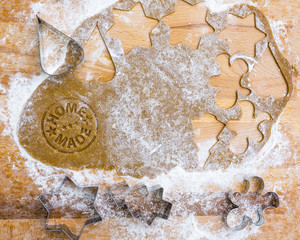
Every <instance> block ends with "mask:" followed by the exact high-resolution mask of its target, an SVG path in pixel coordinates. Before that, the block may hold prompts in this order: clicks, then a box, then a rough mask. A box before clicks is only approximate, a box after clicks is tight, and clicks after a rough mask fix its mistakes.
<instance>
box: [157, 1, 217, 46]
mask: <svg viewBox="0 0 300 240" xmlns="http://www.w3.org/2000/svg"><path fill="white" fill-rule="evenodd" d="M205 15H206V9H205V7H200V6H197V7H196V6H192V5H191V3H187V1H183V0H179V1H178V2H177V5H176V9H175V12H173V13H171V14H169V15H167V16H165V17H163V19H162V20H163V21H164V23H166V24H167V25H168V26H169V27H170V28H171V37H170V44H171V45H176V44H178V43H181V42H182V43H185V44H187V45H188V46H190V47H191V48H193V49H196V48H198V45H199V41H200V37H201V36H204V35H207V34H210V33H213V28H212V27H211V26H210V25H208V24H207V23H206V21H205Z"/></svg>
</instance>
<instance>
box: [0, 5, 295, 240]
mask: <svg viewBox="0 0 300 240" xmlns="http://www.w3.org/2000/svg"><path fill="white" fill-rule="evenodd" d="M55 2H56V1H55ZM62 2H63V4H47V2H46V1H41V2H39V3H34V4H32V5H31V6H32V13H31V16H22V15H21V14H20V16H19V17H20V18H23V19H24V18H26V19H27V20H28V22H30V24H29V27H35V26H34V25H32V21H33V19H34V18H35V15H36V14H37V13H39V14H40V15H43V16H45V17H47V16H48V17H49V18H51V20H52V22H51V24H52V25H54V26H55V27H57V28H59V29H60V30H62V31H64V32H65V33H66V34H71V33H72V32H73V31H74V29H76V27H77V26H78V25H79V24H80V23H81V22H82V21H83V20H85V19H86V18H88V17H90V16H92V15H94V14H96V13H98V12H99V11H100V10H101V9H103V8H105V7H107V6H109V5H110V4H112V3H113V2H115V1H113V0H110V1H107V0H98V1H97V0H84V1H74V0H64V1H62ZM74 2H76V4H75V3H74ZM237 2H238V3H248V4H251V5H256V4H255V3H253V2H252V1H246V0H239V1H226V0H206V1H205V4H206V6H207V7H208V8H209V9H211V10H212V11H215V12H220V11H223V10H226V9H227V8H229V7H231V6H232V5H234V4H236V3H237ZM266 4H267V2H266ZM126 21H127V20H126ZM128 21H129V20H128ZM270 24H271V26H272V30H273V31H274V36H275V38H276V41H277V43H278V44H279V46H280V45H281V44H282V42H281V40H280V39H281V37H282V36H283V37H286V35H287V31H286V28H285V26H286V25H285V24H284V22H283V21H282V20H279V21H274V20H270ZM9 34H14V32H13V30H12V31H11V32H10V33H8V35H7V36H6V37H4V38H2V39H0V42H1V43H3V44H4V43H5V42H6V41H7V39H8V38H9ZM30 40H31V41H29V40H28V39H27V41H25V43H26V44H25V45H26V47H25V49H24V52H25V53H26V52H29V51H31V49H32V48H33V47H34V46H36V44H37V41H36V39H30ZM95 57H97V56H95ZM1 64H2V66H4V65H3V64H5V63H1ZM46 77H47V76H46V75H45V74H42V73H40V74H38V75H34V76H30V77H28V76H26V75H24V74H22V73H16V74H11V75H10V76H9V80H10V81H9V85H8V86H5V85H2V84H1V85H0V91H1V93H3V94H6V95H7V101H6V103H3V104H1V107H0V120H1V121H2V122H4V123H5V128H4V130H3V132H2V134H3V135H9V136H12V137H13V139H14V141H15V142H16V144H17V145H18V147H19V150H20V155H21V156H22V160H21V159H19V160H18V161H24V160H25V166H26V168H27V173H28V175H29V176H30V177H31V178H32V180H33V181H34V183H35V184H37V185H40V191H41V192H43V191H46V190H47V191H48V190H49V189H50V190H55V189H57V187H58V186H59V185H60V183H61V181H62V180H63V178H64V176H65V174H68V175H70V176H72V178H73V179H74V180H75V181H76V182H77V183H78V184H80V185H102V186H111V185H113V184H115V183H116V181H115V175H116V173H115V171H111V172H107V171H103V170H83V171H72V170H66V169H59V168H55V167H51V166H47V165H45V164H43V163H41V162H39V161H36V160H35V159H33V158H32V157H31V156H30V155H29V154H28V153H27V152H26V151H25V150H24V149H23V148H22V147H21V146H20V144H19V141H18V136H17V128H18V120H19V116H20V114H21V111H22V109H23V107H24V105H25V103H26V102H27V100H28V99H29V98H30V96H31V94H32V93H33V92H34V90H35V89H36V88H37V86H38V85H39V84H40V83H42V81H43V80H44V79H45V78H46ZM279 122H280V119H279V120H278V122H277V123H276V124H274V126H273V128H272V133H271V137H270V139H269V141H268V142H267V144H266V145H265V146H264V148H263V149H262V150H261V151H260V153H259V154H258V155H257V156H255V157H252V158H251V159H246V160H245V161H244V163H243V164H241V165H239V166H231V167H229V168H228V169H226V170H214V171H211V170H210V171H199V172H187V171H185V170H183V169H182V168H179V167H177V168H174V169H173V170H171V171H170V172H169V173H168V174H161V175H160V176H158V177H156V178H155V179H149V178H147V177H144V178H143V179H140V180H138V179H134V178H132V177H120V178H121V179H123V180H125V181H127V182H128V183H129V184H135V183H139V182H143V183H145V184H146V185H147V186H153V185H156V184H160V185H162V186H163V187H164V191H165V192H164V196H165V198H166V199H168V200H170V201H172V193H174V192H179V193H202V192H206V191H209V189H210V187H212V186H213V187H216V188H217V189H220V191H222V192H224V191H233V190H234V189H233V186H234V185H235V184H236V183H239V182H242V181H243V179H244V178H245V177H249V176H252V175H262V174H264V171H265V170H266V169H268V168H270V167H275V166H278V165H281V164H283V163H284V162H286V161H288V160H290V159H295V156H294V155H293V154H294V153H293V152H291V150H290V142H289V139H288V137H287V136H285V135H284V134H283V133H282V131H281V130H280V124H279ZM206 144H207V145H211V144H212V141H211V140H207V142H206ZM204 147H205V146H204ZM205 157H207V156H206V155H205V154H204V155H203V154H202V155H199V162H201V163H202V162H204V161H205ZM288 171H289V170H287V174H288ZM283 189H284V186H283V183H282V182H281V181H275V182H273V183H272V185H271V186H269V188H268V190H270V191H272V190H273V191H275V190H281V191H284V190H283ZM102 190H103V189H102ZM100 191H101V189H100ZM191 201H192V202H193V201H194V202H196V201H197V199H195V200H193V199H192V200H191ZM281 204H282V205H284V206H285V205H287V202H286V200H285V199H284V198H282V199H281ZM96 205H97V203H96ZM104 221H109V220H107V219H105V216H104ZM115 221H116V222H115V225H116V226H118V229H117V228H116V229H114V231H113V232H112V233H111V234H112V239H120V236H122V239H144V238H146V237H147V236H153V238H155V239H168V238H176V239H191V240H192V239H228V238H229V239H246V238H248V237H249V236H253V235H255V234H256V233H258V232H259V231H260V230H259V228H257V227H255V226H251V227H249V228H246V229H244V230H242V231H238V232H233V231H230V230H228V228H226V227H225V225H224V224H222V220H221V219H217V221H205V222H203V221H200V220H199V219H197V217H196V216H188V217H186V218H185V220H182V219H180V220H178V219H177V218H175V217H172V216H171V217H170V219H169V220H168V221H164V220H162V219H156V220H155V222H154V223H153V225H152V226H151V227H148V226H146V225H145V224H144V223H143V222H140V221H138V220H134V219H126V220H124V219H117V220H115ZM100 224H101V223H100ZM216 225H217V226H220V227H219V230H217V232H216V230H215V229H214V231H213V230H211V229H213V228H214V227H215V226H216ZM174 226H176V227H174ZM124 229H125V230H124ZM124 232H126V237H125V236H123V235H122V234H124Z"/></svg>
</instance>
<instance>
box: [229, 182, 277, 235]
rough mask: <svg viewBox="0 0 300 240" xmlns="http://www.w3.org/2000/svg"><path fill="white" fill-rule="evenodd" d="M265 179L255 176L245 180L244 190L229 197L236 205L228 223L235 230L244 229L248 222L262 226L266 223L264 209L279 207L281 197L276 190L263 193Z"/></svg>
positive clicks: (230, 213)
mask: <svg viewBox="0 0 300 240" xmlns="http://www.w3.org/2000/svg"><path fill="white" fill-rule="evenodd" d="M263 190H264V181H263V179H262V178H260V177H257V176H254V177H251V178H249V179H245V180H244V190H243V191H242V192H234V193H233V194H232V195H231V196H229V199H230V200H231V202H232V203H233V204H234V205H236V208H234V209H233V210H231V211H230V212H229V213H228V215H227V217H226V223H227V225H228V226H229V227H230V228H231V229H233V230H242V229H244V228H245V227H246V226H247V225H248V224H250V223H253V224H254V225H256V226H262V225H263V224H264V223H265V218H264V215H263V211H264V210H265V209H267V208H270V207H272V208H278V207H279V197H278V195H277V194H276V193H275V192H267V193H266V194H264V195H262V192H263Z"/></svg>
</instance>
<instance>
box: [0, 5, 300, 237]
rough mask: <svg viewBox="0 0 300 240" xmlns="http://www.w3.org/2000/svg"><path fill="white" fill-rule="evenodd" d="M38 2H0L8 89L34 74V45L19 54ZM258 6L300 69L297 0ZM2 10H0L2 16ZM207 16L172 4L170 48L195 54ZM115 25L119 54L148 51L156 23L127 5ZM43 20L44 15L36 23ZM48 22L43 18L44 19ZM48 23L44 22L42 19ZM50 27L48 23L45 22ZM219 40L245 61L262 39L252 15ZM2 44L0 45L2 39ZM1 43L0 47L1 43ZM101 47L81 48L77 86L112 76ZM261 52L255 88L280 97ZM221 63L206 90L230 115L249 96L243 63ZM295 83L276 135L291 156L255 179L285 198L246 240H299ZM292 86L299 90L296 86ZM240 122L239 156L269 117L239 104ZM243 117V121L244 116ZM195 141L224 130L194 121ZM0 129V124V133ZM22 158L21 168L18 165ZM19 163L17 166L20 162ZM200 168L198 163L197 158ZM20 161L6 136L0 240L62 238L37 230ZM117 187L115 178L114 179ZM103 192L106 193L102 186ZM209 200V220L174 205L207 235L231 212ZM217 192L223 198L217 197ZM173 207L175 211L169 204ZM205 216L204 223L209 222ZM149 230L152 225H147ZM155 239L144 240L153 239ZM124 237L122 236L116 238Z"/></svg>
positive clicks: (36, 209)
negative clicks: (242, 81) (181, 46)
mask: <svg viewBox="0 0 300 240" xmlns="http://www.w3.org/2000/svg"><path fill="white" fill-rule="evenodd" d="M33 2H37V1H30V0H23V1H21V0H13V1H8V0H4V1H0V13H1V15H0V79H1V83H2V84H3V85H4V86H5V88H9V84H10V82H11V76H12V75H15V74H22V76H27V77H28V78H31V77H32V76H35V75H39V74H40V73H41V69H40V65H39V58H38V46H37V44H34V46H32V47H31V50H30V51H25V49H26V47H24V46H26V44H27V45H28V44H30V43H31V42H33V41H34V40H35V39H36V38H37V32H36V28H35V25H34V24H33V23H34V21H35V19H32V20H30V21H32V24H31V25H30V27H28V19H26V18H25V16H30V15H31V7H30V4H32V3H33ZM266 2H267V3H268V4H265V2H264V1H258V2H257V4H258V7H259V8H260V9H261V11H262V12H263V13H264V14H265V15H266V16H267V18H268V19H269V20H270V21H275V20H286V21H285V22H286V34H285V37H281V38H279V39H277V40H278V41H281V47H282V53H283V54H284V56H285V57H286V58H287V59H288V60H289V61H290V62H291V63H293V64H294V65H295V67H296V68H297V69H298V70H299V69H300V64H299V62H298V61H297V57H298V56H300V27H299V24H300V22H299V17H298V16H299V13H300V1H298V0H272V1H266ZM1 10H2V11H1ZM205 12H206V9H205V7H204V4H203V3H200V4H199V5H196V6H191V5H189V4H187V3H185V2H183V1H181V0H179V1H178V4H177V7H176V11H175V13H173V14H170V15H168V16H166V17H165V18H164V19H163V20H164V21H165V23H166V24H168V25H169V26H170V27H171V31H172V33H171V40H170V43H171V44H177V43H179V42H184V43H186V44H187V45H189V46H190V47H192V48H194V49H196V47H197V45H198V43H199V38H200V37H201V36H203V35H205V34H207V33H211V32H212V31H213V29H212V28H211V27H210V26H209V25H207V24H206V22H205ZM114 16H115V24H114V26H113V27H112V28H111V29H110V30H109V31H108V34H109V35H110V36H113V37H118V38H119V39H120V40H121V41H122V44H123V47H124V51H125V53H128V52H129V51H130V50H131V49H132V48H133V47H134V46H150V45H151V42H150V39H149V31H151V29H152V28H153V27H154V26H155V25H156V24H157V21H156V20H153V19H149V18H146V17H145V15H144V13H143V10H142V8H141V5H140V4H137V5H135V6H134V8H133V9H132V10H131V11H119V10H114ZM41 17H43V16H41ZM45 18H47V16H45ZM47 20H48V19H47ZM49 20H51V19H49ZM220 37H221V38H223V39H227V40H229V42H230V49H231V53H232V54H234V53H236V52H238V51H244V52H245V51H246V53H247V54H249V55H253V54H254V44H255V43H256V42H257V41H259V40H260V39H262V38H263V37H264V34H263V33H262V32H260V31H258V30H257V29H256V28H255V23H254V16H253V15H250V16H248V17H247V18H245V19H239V18H237V17H234V16H231V17H230V19H229V27H228V28H227V30H226V31H223V32H222V33H221V34H220ZM1 39H2V40H1ZM3 39H5V40H3ZM101 46H102V47H104V43H103V40H102V39H101V37H100V35H99V34H98V32H97V30H96V29H95V31H94V32H93V34H92V36H91V37H90V39H89V40H88V42H87V43H86V45H85V46H84V50H85V54H86V57H85V60H84V62H83V63H82V64H81V65H80V66H79V67H78V68H77V69H76V71H75V74H76V75H77V77H78V78H80V79H81V80H83V81H84V80H86V79H87V77H88V76H89V74H90V75H93V76H100V77H99V81H109V80H111V79H112V78H113V76H114V73H115V72H114V71H115V69H114V66H113V64H112V62H111V60H110V56H109V54H108V52H107V51H105V50H104V51H103V52H102V53H101V54H100V55H99V56H98V58H97V59H96V60H95V56H94V55H93V51H94V48H95V47H101ZM268 54H269V53H267V54H266V55H265V56H264V57H263V58H264V59H262V60H261V64H259V67H258V68H257V70H256V71H255V74H256V77H255V82H254V83H253V84H254V88H255V89H256V90H257V91H258V93H259V94H260V95H261V96H267V95H269V93H272V95H273V96H274V97H276V98H280V97H281V96H282V95H283V94H284V93H285V92H286V84H285V82H284V79H283V77H282V75H281V73H280V72H279V70H278V67H277V65H276V63H275V62H274V60H273V58H272V57H271V56H270V55H268ZM217 61H218V62H219V63H220V64H221V67H222V74H221V75H220V76H216V77H213V78H212V79H211V80H210V83H211V85H213V86H216V87H221V88H222V90H221V91H220V92H219V93H218V95H217V99H216V100H217V104H218V105H219V106H221V107H224V108H229V107H230V106H232V105H233V104H234V102H235V97H236V91H237V90H240V91H242V92H244V93H247V91H248V90H245V89H242V88H241V87H240V86H239V77H240V75H241V74H242V73H244V72H245V70H246V65H245V63H244V62H243V61H236V62H235V64H234V65H233V66H229V64H228V56H227V55H225V54H223V55H220V56H219V57H218V58H217ZM298 81H299V77H298V78H297V77H296V76H295V77H294V93H293V95H292V97H291V100H290V102H289V103H288V105H287V106H286V108H285V110H284V112H283V114H282V116H281V118H280V123H279V125H280V131H282V132H283V133H284V134H286V136H288V138H289V140H290V144H289V146H288V149H287V150H288V151H290V152H292V153H293V154H291V157H290V159H289V161H286V162H284V163H283V164H282V165H280V166H277V167H273V168H267V169H265V171H264V173H263V175H262V176H261V177H263V178H264V180H265V183H266V190H269V189H268V187H270V186H272V182H273V181H275V180H277V181H279V180H280V181H281V186H284V187H283V188H282V189H277V191H276V192H277V193H278V194H279V196H280V197H281V198H283V199H284V202H285V203H284V204H283V205H282V206H281V207H279V208H278V209H275V210H274V209H267V210H266V211H265V217H266V223H265V224H264V225H263V226H262V227H261V229H260V232H259V233H257V234H256V235H255V237H253V238H251V239H300V233H299V229H300V227H299V213H300V212H299V176H300V173H299V156H300V151H299V150H300V148H299V143H300V101H299V87H298V86H299V82H298ZM297 85H298V86H297ZM0 94H1V95H0V104H2V105H5V104H6V101H7V98H8V95H7V92H5V91H3V92H1V93H0ZM241 107H242V109H243V118H242V119H241V120H240V121H239V122H231V123H230V126H231V129H232V130H235V131H237V133H238V135H237V137H236V138H235V139H234V141H232V143H231V149H232V150H233V151H234V152H237V153H241V152H244V150H245V149H246V147H247V141H246V138H247V137H250V138H252V139H255V140H256V141H259V140H260V139H261V137H262V136H261V133H260V132H259V131H258V129H257V124H258V123H259V122H260V121H261V120H262V119H267V118H268V116H266V115H264V114H261V115H259V116H258V118H254V117H253V106H252V105H251V104H242V105H241ZM244 113H245V114H244ZM193 125H194V128H195V132H196V133H197V131H200V130H201V134H196V136H195V141H196V142H197V143H199V144H201V143H205V142H206V141H207V139H217V135H218V133H219V132H220V130H221V129H222V128H223V124H221V123H220V122H218V121H217V120H216V119H215V118H214V117H213V116H211V115H204V116H203V117H202V118H201V119H199V120H195V121H194V122H193ZM4 128H5V126H4V123H1V126H0V131H2V130H3V129H4ZM213 144H214V142H211V143H206V144H205V147H204V148H203V149H204V150H205V151H207V156H208V154H209V153H208V151H209V148H210V147H212V146H213ZM20 159H21V161H20ZM23 160H24V159H23ZM204 161H205V159H204ZM26 168H27V167H26V166H25V160H24V161H22V157H21V156H20V151H19V149H18V147H17V145H16V143H15V142H14V139H13V138H12V136H10V135H5V134H1V135H0V239H67V238H66V236H65V235H64V234H62V233H59V232H45V231H43V226H44V223H45V218H46V216H47V212H46V210H45V209H44V208H43V206H42V205H41V204H40V202H39V201H38V200H37V196H38V195H40V194H41V191H40V190H39V187H40V186H39V185H37V184H35V183H34V181H33V180H32V179H31V177H30V176H29V175H28V173H27V171H26ZM114 178H115V179H116V180H118V178H119V177H118V176H114ZM101 187H103V188H107V187H108V186H101ZM233 190H241V183H237V184H236V186H233ZM210 191H211V193H206V194H204V195H198V196H193V197H198V198H201V199H203V200H205V198H206V197H207V196H208V195H209V197H207V198H209V199H210V200H211V199H212V198H211V196H215V199H216V200H219V201H221V203H220V209H217V210H216V209H214V211H212V212H211V213H210V214H207V212H206V214H203V211H202V210H201V207H200V205H199V206H198V207H197V206H189V205H188V199H189V197H191V196H181V197H179V198H177V199H183V201H186V206H187V209H189V210H191V211H192V210H195V214H196V215H197V216H198V222H199V224H201V223H203V222H205V221H210V222H212V223H215V224H214V228H221V227H223V224H224V223H223V221H222V217H223V216H224V213H225V212H226V211H228V208H231V207H232V206H230V203H228V202H227V201H226V193H225V192H224V193H221V195H222V196H221V197H220V196H219V195H214V194H216V193H213V192H218V189H215V188H214V187H212V188H211V189H210ZM221 192H222V191H221ZM175 205H176V204H175ZM208 215H209V216H208ZM173 218H174V219H175V218H178V221H181V220H182V221H183V220H184V219H185V218H186V216H183V215H182V214H180V211H178V212H177V215H176V216H173ZM154 225H155V223H154ZM120 226H122V227H124V224H123V225H122V224H120V221H119V220H118V219H115V218H110V219H109V220H106V221H104V222H102V223H101V224H98V225H96V226H88V227H86V231H84V233H83V235H82V238H81V239H110V236H111V235H112V233H113V231H114V229H115V228H118V227H120ZM156 237H158V236H155V235H153V236H148V238H149V239H155V238H156ZM125 238H126V232H124V235H123V236H120V239H125Z"/></svg>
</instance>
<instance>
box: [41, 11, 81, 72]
mask: <svg viewBox="0 0 300 240" xmlns="http://www.w3.org/2000/svg"><path fill="white" fill-rule="evenodd" d="M36 18H37V35H38V46H39V59H40V66H41V68H42V70H43V72H44V73H46V74H47V75H49V76H60V75H63V74H64V73H66V72H68V71H69V70H70V69H73V68H75V67H77V66H78V65H80V64H81V63H82V62H83V60H84V57H85V55H84V49H83V47H82V46H81V45H80V44H79V43H78V42H77V41H76V40H74V39H73V38H71V37H69V36H68V35H66V34H65V33H63V32H61V31H60V30H58V29H57V28H55V27H54V26H52V25H51V24H49V23H47V22H46V21H45V20H43V19H41V18H40V17H39V16H38V15H36ZM39 24H45V25H47V26H48V27H49V28H52V29H53V30H54V31H56V32H59V33H60V34H61V35H63V36H64V37H66V38H68V39H70V41H73V42H75V43H76V44H77V45H78V47H79V48H80V49H81V51H82V57H81V59H80V61H79V62H78V63H77V64H76V65H67V67H66V69H65V70H64V71H63V72H61V73H58V74H51V73H48V72H47V71H46V70H45V68H44V67H43V64H42V54H41V39H40V30H39ZM65 60H66V58H65ZM64 63H66V62H64ZM60 67H61V66H60ZM58 69H59V68H57V69H56V70H58Z"/></svg>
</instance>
